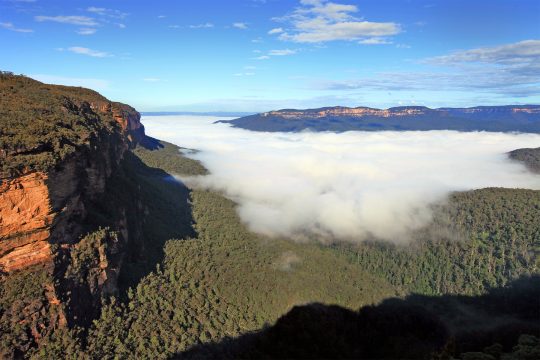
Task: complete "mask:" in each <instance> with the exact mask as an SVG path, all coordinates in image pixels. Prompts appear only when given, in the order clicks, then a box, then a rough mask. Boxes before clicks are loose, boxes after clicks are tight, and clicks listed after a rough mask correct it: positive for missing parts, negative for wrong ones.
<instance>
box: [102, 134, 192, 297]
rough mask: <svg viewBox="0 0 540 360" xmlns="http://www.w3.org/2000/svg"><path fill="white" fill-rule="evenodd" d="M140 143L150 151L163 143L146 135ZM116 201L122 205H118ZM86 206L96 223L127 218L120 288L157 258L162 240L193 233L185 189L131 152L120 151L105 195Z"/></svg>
mask: <svg viewBox="0 0 540 360" xmlns="http://www.w3.org/2000/svg"><path fill="white" fill-rule="evenodd" d="M143 147H144V149H145V150H144V151H149V152H152V153H153V152H158V151H161V149H162V148H163V145H162V144H161V143H160V142H159V141H157V140H155V139H152V138H148V139H147V140H146V141H145V142H144V143H143ZM118 204H122V205H123V206H122V208H121V209H118ZM92 210H93V213H94V216H93V218H94V219H95V222H96V225H97V224H99V226H100V227H102V226H104V225H103V224H107V223H111V221H114V219H116V221H117V219H122V218H123V219H125V221H126V222H127V224H123V227H124V229H125V230H126V231H127V232H128V238H129V243H128V244H127V245H126V247H125V251H126V253H125V257H124V260H123V264H122V268H121V273H120V277H119V282H118V283H119V286H120V288H121V290H122V291H125V290H127V288H128V287H132V286H136V285H137V284H138V283H139V281H140V280H141V279H142V278H143V277H144V276H146V275H147V274H149V273H150V272H151V271H153V270H155V268H156V265H157V264H159V263H160V262H162V261H163V258H164V246H165V243H166V241H167V240H170V239H185V238H188V237H193V236H195V231H194V229H193V217H192V209H191V204H190V191H189V189H188V188H187V187H186V186H185V185H184V184H182V183H181V182H179V181H178V180H176V179H175V178H174V177H173V176H172V175H171V174H169V173H168V172H166V171H164V170H163V169H160V168H154V167H150V166H148V165H146V164H145V163H144V162H143V160H142V159H141V158H140V157H139V156H137V155H136V154H135V153H133V152H131V151H127V152H126V153H125V155H124V159H123V161H122V163H121V167H120V169H118V171H116V173H115V174H113V175H112V176H111V179H110V181H109V182H108V184H107V191H106V192H105V195H104V196H103V197H102V199H100V200H99V201H97V202H96V203H95V204H94V207H93V209H92ZM117 223H118V221H117Z"/></svg>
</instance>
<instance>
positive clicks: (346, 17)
mask: <svg viewBox="0 0 540 360" xmlns="http://www.w3.org/2000/svg"><path fill="white" fill-rule="evenodd" d="M301 4H302V6H301V7H299V8H297V9H296V10H294V11H293V12H292V14H290V15H287V16H285V17H283V18H278V19H276V20H278V21H285V22H287V23H288V24H289V25H290V26H291V28H290V29H287V30H285V31H283V32H281V33H280V35H279V39H281V40H286V41H294V42H300V43H321V42H328V41H336V40H346V41H352V40H362V38H366V37H381V36H391V35H396V34H398V33H399V32H401V28H400V26H399V24H397V23H394V22H370V21H365V20H363V19H359V18H356V17H354V16H352V15H351V14H352V13H356V12H358V8H357V7H356V6H355V5H344V4H336V3H332V2H328V1H326V0H321V1H310V0H307V1H301Z"/></svg>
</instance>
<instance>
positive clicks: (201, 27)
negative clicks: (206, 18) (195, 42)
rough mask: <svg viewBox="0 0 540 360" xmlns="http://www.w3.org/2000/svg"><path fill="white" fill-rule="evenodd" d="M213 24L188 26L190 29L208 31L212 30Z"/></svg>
mask: <svg viewBox="0 0 540 360" xmlns="http://www.w3.org/2000/svg"><path fill="white" fill-rule="evenodd" d="M213 27H214V24H212V23H209V22H207V23H204V24H196V25H189V28H190V29H210V28H213Z"/></svg>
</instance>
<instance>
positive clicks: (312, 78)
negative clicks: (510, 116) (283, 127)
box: [0, 0, 540, 112]
mask: <svg viewBox="0 0 540 360" xmlns="http://www.w3.org/2000/svg"><path fill="white" fill-rule="evenodd" d="M0 49H2V51H1V52H0V70H4V71H13V72H15V73H18V74H19V73H22V74H25V75H28V76H30V77H33V78H36V79H38V80H40V81H44V82H48V83H57V84H67V85H76V86H84V87H89V88H92V89H95V90H97V91H99V92H101V93H102V94H103V95H105V96H106V97H108V98H109V99H111V100H115V101H122V102H125V103H128V104H130V105H132V106H134V107H136V108H137V109H138V110H139V111H248V112H259V111H268V110H275V109H280V108H312V107H321V106H336V105H341V106H371V107H378V108H387V107H392V106H402V105H425V106H429V107H445V106H455V107H464V106H475V105H502V104H538V103H540V1H538V0H506V1H502V0H489V1H483V0H475V1H472V0H466V1H463V0H451V1H450V0H448V1H434V0H408V1H395V0H335V1H325V0H296V1H285V0H228V1H223V0H220V1H218V0H197V1H161V0H153V1H128V0H115V1H111V0H109V1H99V0H93V1H85V0H80V1H78V0H77V1H73V0H71V1H59V0H0Z"/></svg>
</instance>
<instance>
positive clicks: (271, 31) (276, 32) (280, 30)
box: [268, 28, 283, 35]
mask: <svg viewBox="0 0 540 360" xmlns="http://www.w3.org/2000/svg"><path fill="white" fill-rule="evenodd" d="M282 32H283V29H282V28H275V29H272V30H270V31H268V34H270V35H273V34H281V33H282Z"/></svg>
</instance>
